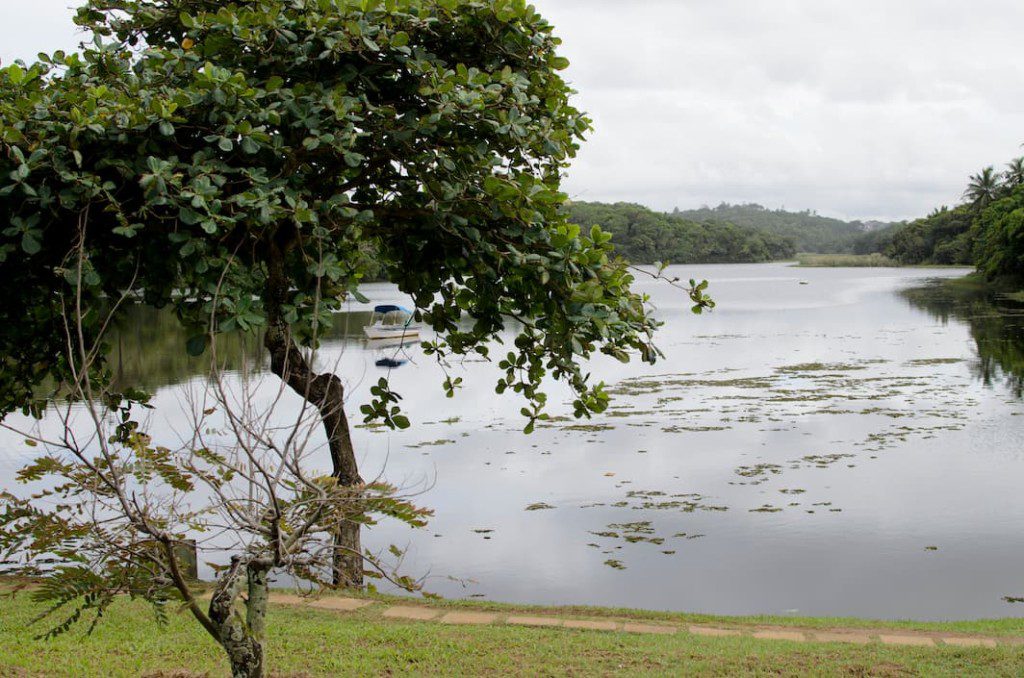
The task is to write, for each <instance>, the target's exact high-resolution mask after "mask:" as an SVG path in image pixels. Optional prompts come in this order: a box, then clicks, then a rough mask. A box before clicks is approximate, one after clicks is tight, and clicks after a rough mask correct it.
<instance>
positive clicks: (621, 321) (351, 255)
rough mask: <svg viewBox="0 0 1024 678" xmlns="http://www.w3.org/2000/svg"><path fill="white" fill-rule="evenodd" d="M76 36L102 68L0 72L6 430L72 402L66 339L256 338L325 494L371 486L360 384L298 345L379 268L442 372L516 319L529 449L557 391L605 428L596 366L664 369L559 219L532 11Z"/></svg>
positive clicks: (355, 531)
mask: <svg viewBox="0 0 1024 678" xmlns="http://www.w3.org/2000/svg"><path fill="white" fill-rule="evenodd" d="M77 22H78V23H79V24H80V25H81V26H83V27H84V28H85V29H87V30H88V31H91V33H92V35H93V36H94V40H93V41H92V42H91V43H90V44H89V45H88V46H87V48H86V49H84V51H83V52H82V53H80V54H70V55H67V54H62V53H56V54H54V55H51V56H43V57H42V58H41V60H40V61H39V62H38V63H35V64H32V65H25V64H15V65H12V66H9V67H7V68H5V69H2V70H0V223H2V224H4V227H3V230H2V239H0V273H2V275H3V278H4V279H5V280H17V281H18V282H19V286H18V291H17V293H16V294H6V295H3V296H2V298H0V355H2V356H3V358H2V359H3V371H2V376H0V411H3V412H10V411H13V410H15V409H19V408H20V409H22V410H24V411H26V412H32V413H34V414H40V413H41V412H42V410H43V409H44V408H45V407H46V406H47V404H48V403H49V402H50V401H51V399H52V397H53V396H54V394H56V393H58V392H60V390H61V386H60V385H61V384H68V383H72V384H73V383H76V382H77V381H80V379H81V375H80V374H78V373H76V372H75V371H74V370H73V369H72V368H71V365H69V363H68V361H67V359H66V355H67V351H66V349H67V348H68V343H69V342H70V344H71V345H72V346H73V347H74V346H79V345H83V346H84V345H86V344H90V345H91V344H92V343H94V342H95V340H96V339H97V338H98V337H101V336H102V334H103V330H104V328H105V323H106V322H107V321H108V320H109V319H111V318H116V316H117V311H118V310H119V309H118V307H113V308H112V307H111V304H112V301H111V300H113V299H119V298H122V297H124V298H126V299H127V300H128V301H129V302H139V303H144V304H147V305H152V306H157V307H161V306H171V307H173V308H174V309H175V311H176V313H177V315H178V317H179V318H180V320H181V322H182V323H183V324H185V325H186V326H188V327H190V328H192V331H193V335H192V337H191V339H189V341H188V342H187V347H183V350H184V349H185V348H187V350H188V352H189V353H192V354H200V353H202V352H203V351H204V350H208V348H209V347H210V346H211V345H212V342H213V338H214V337H215V336H216V335H217V334H219V333H222V332H227V331H235V330H242V331H252V330H260V331H261V332H262V335H263V342H264V346H265V347H266V349H267V352H268V353H269V356H270V366H271V370H272V372H273V373H274V374H276V375H277V376H278V377H280V379H281V380H282V382H283V383H284V384H286V385H287V386H288V387H290V388H291V389H292V390H294V391H295V392H296V393H297V394H298V395H300V396H301V397H302V398H303V399H305V401H307V402H308V403H309V404H311V405H312V406H314V407H315V408H316V409H317V410H318V412H319V414H320V417H321V420H322V424H323V428H324V434H325V436H326V439H327V441H328V446H329V449H330V456H331V462H332V469H333V470H332V475H333V477H334V478H335V479H336V480H337V481H338V483H339V484H340V486H342V487H359V486H360V485H361V483H362V480H361V478H360V476H359V470H358V468H357V466H356V457H355V454H354V449H353V446H352V440H351V436H350V433H349V425H348V418H347V414H348V413H347V412H346V410H345V394H344V390H343V382H342V380H341V379H340V378H339V377H338V376H337V375H335V374H333V373H331V372H317V371H316V370H315V369H314V365H313V364H312V362H311V361H310V360H308V359H307V355H306V354H305V353H304V349H305V348H315V346H316V343H317V337H318V336H321V334H322V333H323V332H325V331H326V330H325V328H327V327H329V326H330V324H331V323H332V320H333V314H334V312H335V311H336V310H338V309H339V308H340V306H341V304H342V302H343V300H344V299H346V298H347V297H349V296H351V297H355V298H357V299H359V298H361V295H360V293H359V284H360V282H361V281H362V280H364V279H365V277H366V275H367V268H368V266H369V264H368V256H367V254H368V253H372V257H373V258H374V260H375V261H374V262H373V264H374V267H375V268H377V269H379V271H375V273H377V272H380V273H382V274H383V275H385V276H386V277H388V278H389V279H391V280H392V281H393V282H395V283H397V285H398V287H399V289H400V290H401V291H402V292H404V293H407V294H409V295H410V296H411V297H412V299H413V301H414V304H415V306H416V314H417V316H418V317H419V318H420V319H421V320H422V321H423V322H424V323H425V324H426V325H427V326H428V327H429V328H430V329H432V330H433V331H434V332H435V333H436V338H435V339H434V340H432V341H430V342H428V343H427V344H426V345H425V347H426V350H427V352H428V353H429V354H430V355H432V356H435V357H436V358H437V359H438V360H439V361H440V362H441V363H442V365H444V364H445V363H446V360H447V359H448V358H450V357H451V356H457V355H464V354H468V353H476V354H479V355H481V356H484V357H490V351H491V348H490V347H491V345H492V342H493V340H495V339H497V338H498V337H499V334H500V333H501V332H502V331H503V329H504V327H505V322H506V321H507V320H509V319H515V320H517V321H520V322H521V325H519V327H520V330H519V332H518V335H517V336H516V338H515V341H514V342H513V344H512V345H511V346H510V347H509V350H507V351H506V352H505V353H504V355H501V356H498V357H497V360H498V361H499V366H500V368H501V369H502V370H503V371H504V375H503V377H502V378H501V379H500V380H499V381H498V385H497V390H498V391H499V392H503V391H506V390H511V391H514V392H515V393H518V394H519V395H521V396H522V397H523V398H524V399H525V401H526V402H525V407H524V408H523V414H524V415H525V416H526V417H527V423H526V430H527V431H529V430H532V427H533V425H534V422H535V421H536V420H537V419H539V418H543V417H544V416H545V415H544V412H543V409H544V406H545V402H546V396H545V394H544V393H543V391H542V390H541V384H542V380H543V379H544V377H545V375H547V374H551V375H553V376H554V377H556V378H558V379H561V380H563V381H564V382H566V383H567V384H568V385H569V386H570V387H571V388H572V390H573V391H574V393H575V400H574V410H575V413H576V415H577V416H589V415H590V414H592V413H595V412H600V411H602V410H603V409H604V408H605V407H606V405H607V400H608V398H607V395H606V394H605V392H604V390H603V385H602V384H598V383H593V382H592V381H591V380H590V379H589V376H588V374H587V373H586V372H585V371H584V370H583V369H582V367H581V362H582V361H583V360H585V359H586V358H588V357H589V356H591V355H592V354H594V353H595V352H602V353H606V354H609V355H612V356H615V357H616V358H618V359H620V360H623V361H626V360H629V357H630V355H631V354H632V353H639V354H640V355H641V357H642V358H643V359H644V360H647V361H654V360H655V359H656V357H657V355H658V352H657V349H656V348H655V347H654V345H653V344H652V339H653V333H654V331H655V330H656V328H657V326H658V323H657V322H656V321H655V320H654V319H653V318H652V317H651V315H650V313H649V309H648V307H647V305H646V300H645V299H644V298H643V297H641V296H639V295H637V294H634V293H633V292H632V291H631V289H630V285H631V283H632V282H633V275H632V273H631V271H630V269H629V268H628V266H627V265H626V264H625V262H623V261H621V260H618V259H617V258H615V257H614V255H613V253H612V247H611V243H610V239H611V236H610V235H609V234H607V233H605V232H603V231H602V230H601V229H600V228H597V227H594V228H591V229H589V230H587V231H581V229H580V228H579V227H577V226H574V225H572V224H570V223H568V222H567V221H566V218H565V216H564V214H563V212H562V210H561V205H562V203H563V202H564V200H565V195H564V194H562V193H561V192H560V189H559V182H560V177H561V173H562V171H563V170H564V169H565V167H566V165H567V163H568V162H569V161H570V160H571V158H572V157H573V156H574V155H575V153H576V151H577V148H578V144H579V143H580V141H581V139H582V137H583V135H584V133H585V132H586V131H587V130H588V128H589V121H588V119H587V118H586V116H585V115H583V114H582V113H581V112H580V111H578V110H577V109H576V108H574V107H573V105H572V104H571V102H570V100H569V97H570V95H571V90H570V89H569V88H568V87H567V85H566V83H565V81H564V79H563V78H562V77H561V75H560V74H559V71H561V70H562V69H564V68H565V67H566V65H567V61H566V60H565V59H564V58H563V57H561V56H559V55H558V52H557V48H558V45H559V41H558V39H557V38H556V37H555V36H554V35H553V32H552V27H551V25H550V24H549V23H548V22H547V21H545V20H544V19H543V18H542V17H541V16H540V15H539V14H538V13H537V12H536V11H535V10H534V9H533V8H532V7H529V6H527V5H526V4H525V3H524V2H522V1H520V0H472V1H471V0H330V1H328V0H250V1H246V2H236V3H232V4H224V3H222V2H220V1H219V0H173V1H172V0H90V1H89V2H87V3H86V4H85V6H84V7H83V8H82V9H81V10H80V11H79V12H78V15H77ZM685 289H686V291H687V292H688V293H689V295H690V297H691V298H692V300H693V303H694V309H695V311H700V310H702V309H703V308H706V307H708V306H710V305H711V302H710V301H709V300H708V299H707V297H706V296H705V293H704V290H705V286H704V285H698V284H696V283H692V284H691V285H690V286H689V287H687V288H685ZM68 299H75V300H76V301H75V304H76V307H77V308H79V309H81V310H82V313H81V314H80V320H81V322H80V323H79V325H80V331H79V332H76V333H71V334H69V333H67V332H66V329H67V327H66V325H67V323H66V319H67V317H68V316H67V311H68V309H67V307H66V303H67V300H68ZM465 317H468V318H469V320H470V322H469V323H466V322H460V321H462V320H463V319H464V318H465ZM105 319H107V320H105ZM108 348H109V347H108ZM97 351H98V354H99V355H105V354H106V353H107V351H106V350H100V349H97ZM89 367H90V369H91V370H93V371H94V372H95V377H96V378H97V379H102V378H104V374H105V370H106V368H105V366H104V365H103V362H102V360H100V359H98V358H97V360H95V361H92V362H90V363H89ZM44 384H52V385H54V386H53V388H52V389H51V390H50V391H48V392H41V386H42V385H44ZM459 384H460V380H459V379H452V378H449V379H446V380H445V382H444V384H443V385H442V386H443V388H444V389H445V391H446V392H447V393H448V394H449V395H451V394H452V393H453V391H454V390H455V389H456V388H458V386H459ZM399 399H400V396H399V395H398V394H396V393H394V392H392V391H391V389H390V388H389V386H388V383H387V381H386V380H381V382H380V383H379V384H377V385H376V386H375V387H374V388H373V399H372V401H371V402H369V403H367V404H366V405H364V406H363V407H362V414H363V416H364V417H365V418H366V419H367V420H373V419H380V420H382V421H384V422H385V423H386V424H388V425H389V426H392V427H399V428H403V427H406V426H408V425H409V420H408V419H407V418H406V416H405V415H404V414H402V413H401V411H400V409H399V406H398V403H399ZM359 523H360V521H359V520H358V519H350V518H346V519H345V520H342V521H341V522H340V524H339V526H338V528H337V534H336V539H337V546H338V547H337V558H336V561H335V566H334V569H335V580H336V583H338V584H346V583H347V584H358V583H360V582H361V580H362V563H361V558H360V554H361V548H360V546H359Z"/></svg>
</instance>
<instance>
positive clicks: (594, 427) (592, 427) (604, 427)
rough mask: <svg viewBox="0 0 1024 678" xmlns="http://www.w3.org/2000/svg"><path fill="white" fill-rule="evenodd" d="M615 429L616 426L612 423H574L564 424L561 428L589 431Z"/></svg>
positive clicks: (564, 429)
mask: <svg viewBox="0 0 1024 678" xmlns="http://www.w3.org/2000/svg"><path fill="white" fill-rule="evenodd" d="M614 429H615V427H614V426H612V425H611V424H573V425H571V426H562V427H561V430H563V431H588V432H597V431H612V430H614Z"/></svg>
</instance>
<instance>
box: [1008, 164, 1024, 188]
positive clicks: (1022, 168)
mask: <svg viewBox="0 0 1024 678" xmlns="http://www.w3.org/2000/svg"><path fill="white" fill-rule="evenodd" d="M1003 184H1004V185H1005V186H1006V187H1007V188H1011V189H1012V188H1016V187H1017V186H1020V185H1022V184H1024V157H1020V158H1014V159H1013V160H1011V161H1010V162H1008V163H1007V164H1006V172H1004V173H1003Z"/></svg>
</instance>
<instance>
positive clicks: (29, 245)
mask: <svg viewBox="0 0 1024 678" xmlns="http://www.w3.org/2000/svg"><path fill="white" fill-rule="evenodd" d="M42 248H43V247H42V245H40V244H39V240H38V239H37V238H36V236H35V234H34V233H32V232H31V231H26V232H25V233H24V234H23V235H22V236H21V249H22V250H23V251H24V252H25V254H38V253H39V250H41V249H42Z"/></svg>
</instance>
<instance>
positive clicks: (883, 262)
mask: <svg viewBox="0 0 1024 678" xmlns="http://www.w3.org/2000/svg"><path fill="white" fill-rule="evenodd" d="M797 262H798V265H799V266H802V267H809V268H840V267H841V268H848V267H858V268H863V267H870V268H878V267H891V266H899V265H900V264H899V262H897V261H896V260H895V259H890V258H889V257H887V256H885V255H883V254H877V253H875V254H798V255H797Z"/></svg>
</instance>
